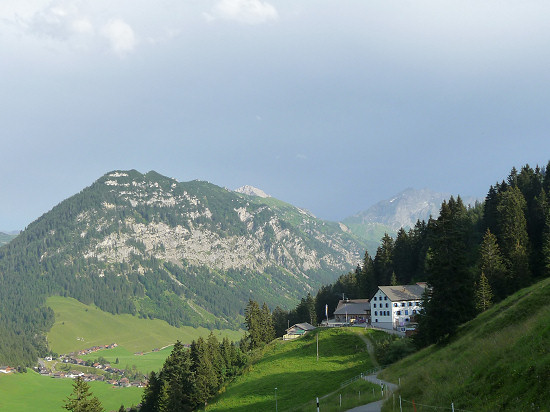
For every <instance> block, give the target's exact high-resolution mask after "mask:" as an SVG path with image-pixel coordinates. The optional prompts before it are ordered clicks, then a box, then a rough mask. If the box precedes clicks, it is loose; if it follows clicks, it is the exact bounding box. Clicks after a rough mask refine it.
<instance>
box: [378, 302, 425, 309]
mask: <svg viewBox="0 0 550 412" xmlns="http://www.w3.org/2000/svg"><path fill="white" fill-rule="evenodd" d="M408 303H409V304H408V305H407V302H402V303H401V307H405V306H413V305H416V306H420V302H408ZM372 307H373V309H376V303H373V304H372ZM379 307H381V308H383V307H384V304H383V303H381V304H380V306H379ZM385 307H386V308H387V307H388V304H387V303H386V306H385ZM393 307H394V308H398V307H399V303H394V304H393Z"/></svg>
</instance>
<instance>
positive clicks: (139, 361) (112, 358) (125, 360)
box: [80, 345, 172, 374]
mask: <svg viewBox="0 0 550 412" xmlns="http://www.w3.org/2000/svg"><path fill="white" fill-rule="evenodd" d="M171 351H172V345H170V346H169V347H167V348H164V349H162V350H159V351H158V352H148V353H144V354H143V355H135V354H134V353H133V352H130V351H129V350H127V349H126V348H123V347H121V346H119V347H116V348H113V349H103V350H99V351H97V352H94V353H91V354H89V355H82V356H80V358H81V359H84V360H95V359H98V358H99V357H100V356H102V357H103V358H105V359H107V360H108V361H109V362H110V363H111V365H112V366H114V367H117V368H119V369H136V370H138V371H140V372H141V373H143V374H148V373H149V372H151V371H155V372H158V370H159V369H160V368H161V367H162V365H163V364H164V360H165V359H166V358H167V357H168V355H170V352H171ZM117 359H118V364H116V360H117Z"/></svg>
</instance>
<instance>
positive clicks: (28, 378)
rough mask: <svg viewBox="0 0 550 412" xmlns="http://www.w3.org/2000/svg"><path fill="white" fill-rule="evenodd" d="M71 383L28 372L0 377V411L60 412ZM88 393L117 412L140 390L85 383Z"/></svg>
mask: <svg viewBox="0 0 550 412" xmlns="http://www.w3.org/2000/svg"><path fill="white" fill-rule="evenodd" d="M72 384H73V380H72V379H54V378H50V377H44V376H40V375H39V374H37V373H35V372H33V371H32V370H30V369H29V371H28V372H27V373H16V374H10V375H4V374H0V410H2V411H10V412H28V411H41V412H49V411H60V410H62V409H61V408H62V406H63V401H64V400H65V399H66V398H67V396H69V395H70V394H71V392H72V390H73V386H72ZM89 384H90V387H91V391H92V393H93V394H94V395H95V396H97V397H98V398H99V400H100V401H101V403H102V405H103V407H104V408H105V410H107V411H111V410H118V408H119V407H120V405H121V404H124V405H125V406H126V407H128V406H131V405H137V404H138V403H139V402H140V401H141V395H142V393H143V389H140V388H120V387H113V386H111V385H109V384H106V383H104V382H89Z"/></svg>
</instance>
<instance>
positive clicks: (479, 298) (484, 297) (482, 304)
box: [476, 272, 493, 312]
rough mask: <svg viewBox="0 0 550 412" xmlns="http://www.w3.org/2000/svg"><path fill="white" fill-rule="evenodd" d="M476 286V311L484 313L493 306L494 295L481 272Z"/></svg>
mask: <svg viewBox="0 0 550 412" xmlns="http://www.w3.org/2000/svg"><path fill="white" fill-rule="evenodd" d="M476 286H477V288H476V309H477V310H479V311H480V312H484V311H486V310H487V309H489V308H490V307H491V305H492V304H493V293H492V292H491V286H490V285H489V281H488V280H487V278H486V277H485V274H484V273H483V272H481V275H480V276H479V280H478V282H477V285H476Z"/></svg>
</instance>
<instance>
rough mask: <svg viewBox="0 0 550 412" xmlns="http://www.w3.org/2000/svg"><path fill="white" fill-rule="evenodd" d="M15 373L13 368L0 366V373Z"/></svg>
mask: <svg viewBox="0 0 550 412" xmlns="http://www.w3.org/2000/svg"><path fill="white" fill-rule="evenodd" d="M12 372H15V368H12V367H10V366H0V373H12Z"/></svg>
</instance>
